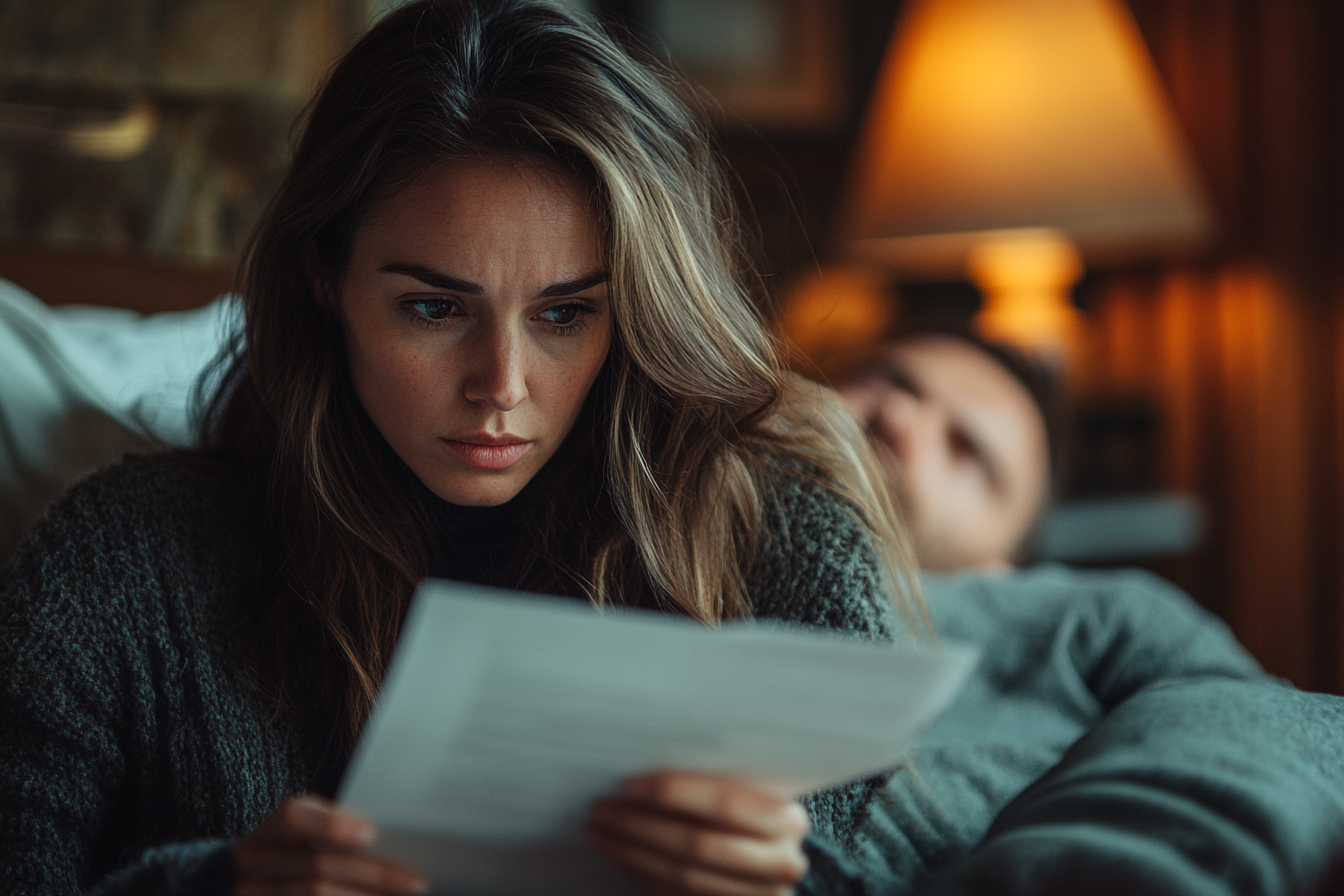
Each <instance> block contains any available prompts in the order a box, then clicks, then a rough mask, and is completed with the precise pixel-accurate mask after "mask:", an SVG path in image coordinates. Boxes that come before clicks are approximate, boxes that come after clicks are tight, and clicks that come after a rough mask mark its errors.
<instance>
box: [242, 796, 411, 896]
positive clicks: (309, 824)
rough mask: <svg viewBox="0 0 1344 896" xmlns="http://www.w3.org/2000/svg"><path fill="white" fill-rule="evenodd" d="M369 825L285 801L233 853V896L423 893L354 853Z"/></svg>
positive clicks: (404, 875) (390, 867)
mask: <svg viewBox="0 0 1344 896" xmlns="http://www.w3.org/2000/svg"><path fill="white" fill-rule="evenodd" d="M375 836H376V832H375V831H374V828H373V825H371V824H369V823H368V822H367V821H365V820H364V819H362V818H360V817H359V816H357V815H353V814H351V813H349V812H344V811H342V810H340V809H338V808H337V807H336V806H335V805H333V804H332V803H330V802H328V801H326V800H323V799H319V798H316V797H295V798H293V799H289V800H286V801H285V802H284V803H282V804H281V805H280V806H279V808H277V809H276V810H275V811H274V812H272V813H271V814H270V815H267V816H266V818H265V819H263V820H262V822H261V824H259V825H257V827H256V828H255V829H254V830H253V831H252V832H251V833H249V834H247V835H246V836H245V837H243V838H242V839H241V840H239V841H238V844H237V845H236V846H235V847H234V848H233V860H234V867H235V868H236V870H237V887H236V889H235V894H236V896H288V894H291V893H293V894H295V896H313V894H321V896H390V894H405V896H410V894H417V893H423V892H425V891H426V890H427V889H428V888H429V884H428V882H427V881H426V880H425V879H424V878H423V877H422V876H421V875H419V874H416V873H415V872H413V871H410V870H409V869H406V868H403V867H401V866H400V865H396V864H393V863H392V862H387V861H384V860H382V859H378V858H375V857H373V856H368V855H361V854H359V853H357V852H356V850H358V849H360V848H361V847H364V846H368V845H369V844H371V843H372V842H373V840H374V838H375Z"/></svg>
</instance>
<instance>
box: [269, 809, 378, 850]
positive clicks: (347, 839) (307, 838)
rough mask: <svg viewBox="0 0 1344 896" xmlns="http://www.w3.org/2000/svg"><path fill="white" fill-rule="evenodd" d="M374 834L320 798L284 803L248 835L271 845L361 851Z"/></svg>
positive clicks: (363, 824)
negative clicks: (310, 845) (294, 845)
mask: <svg viewBox="0 0 1344 896" xmlns="http://www.w3.org/2000/svg"><path fill="white" fill-rule="evenodd" d="M375 836H376V832H375V831H374V828H373V825H371V824H369V823H368V822H367V821H365V820H364V819H362V818H360V817H359V816H358V815H353V814H351V813H349V812H342V811H341V810H340V809H338V808H336V806H335V804H333V803H330V802H328V801H327V800H324V799H322V798H320V797H315V796H300V797H294V798H293V799H288V800H285V801H284V802H283V803H281V804H280V807H279V808H278V809H276V810H275V811H274V812H272V813H271V814H270V815H267V816H266V818H265V819H263V820H262V822H261V824H259V825H257V827H256V829H255V830H254V831H252V833H251V834H249V835H248V838H258V839H260V840H262V841H268V842H274V843H304V844H308V843H311V844H316V845H318V846H326V847H330V848H332V849H361V848H363V847H365V846H368V845H369V844H371V843H372V842H373V841H374V838H375Z"/></svg>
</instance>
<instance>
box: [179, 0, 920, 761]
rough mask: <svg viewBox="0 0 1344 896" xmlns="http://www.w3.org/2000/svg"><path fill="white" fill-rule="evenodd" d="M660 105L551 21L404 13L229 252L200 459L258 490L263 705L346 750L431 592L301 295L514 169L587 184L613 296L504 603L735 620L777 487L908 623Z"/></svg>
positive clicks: (497, 13) (404, 512)
mask: <svg viewBox="0 0 1344 896" xmlns="http://www.w3.org/2000/svg"><path fill="white" fill-rule="evenodd" d="M669 83H670V80H669V79H668V77H667V76H666V75H665V74H660V73H658V72H657V71H656V70H655V69H654V68H652V67H650V66H649V65H647V64H645V65H641V64H640V63H637V62H635V61H634V60H633V59H632V58H631V56H630V55H629V54H628V53H627V52H625V51H624V50H622V49H621V48H620V47H619V46H618V45H617V44H616V43H615V42H614V41H613V40H611V39H610V38H609V37H607V36H606V35H604V34H603V33H601V32H600V30H598V29H597V28H595V27H593V26H591V25H589V24H587V23H586V22H584V21H583V20H581V19H579V18H577V17H575V16H573V15H571V14H570V13H567V12H565V11H563V10H561V9H559V8H557V7H555V6H552V5H549V4H545V3H539V2H534V0H493V2H486V0H480V2H473V0H422V2H418V3H413V4H411V5H409V6H406V7H403V8H401V9H399V10H398V11H396V12H394V13H392V14H391V15H389V16H388V17H386V18H385V19H383V20H382V21H381V22H379V23H378V24H377V25H376V26H375V27H374V28H373V29H372V30H371V31H370V32H369V33H368V34H367V35H365V36H364V37H363V39H361V40H360V41H359V42H358V43H357V44H356V45H355V46H354V48H353V49H351V50H350V51H349V53H347V54H346V56H345V57H344V58H343V59H342V60H341V62H340V63H339V64H338V65H337V66H336V68H335V69H334V70H333V71H332V73H331V75H330V76H329V78H328V80H327V82H326V84H325V86H324V87H323V88H322V90H321V92H320V94H319V96H318V97H317V99H316V101H315V103H314V104H313V106H312V107H311V110H310V112H309V117H308V120H307V123H306V127H305V129H304V132H303V135H302V138H301V139H300V141H299V144H298V146H297V149H296V152H295V156H294V160H293V163H292V165H291V167H290V170H289V173H288V175H287V177H286V178H285V180H284V182H283V184H282V186H281V187H280V189H279V191H278V192H277V194H276V195H275V197H274V199H273V200H272V201H271V203H270V206H269V207H268V209H267V211H266V213H265V215H264V217H263V219H262V221H261V223H260V225H259V226H258V228H257V230H256V232H255V234H254V236H253V237H252V240H251V242H250V244H249V247H248V250H247V254H246V259H245V264H244V269H243V270H244V274H243V280H244V289H243V295H244V306H245V314H246V328H245V334H244V335H243V336H242V338H241V339H240V341H239V342H238V343H237V345H235V346H234V349H233V353H232V355H231V356H230V358H229V365H230V366H229V372H228V375H227V376H226V377H225V378H224V381H223V385H222V386H221V387H220V389H219V390H218V392H217V393H216V396H215V399H214V403H213V406H212V412H211V413H210V414H209V415H208V416H207V418H206V424H205V431H204V442H205V445H206V446H207V447H208V448H210V449H212V450H214V451H223V452H226V453H231V454H235V455H241V456H242V457H243V458H244V459H245V460H246V462H247V463H246V465H247V466H249V467H250V468H251V469H254V470H256V471H258V474H259V475H258V477H257V478H258V482H259V487H260V488H261V490H262V500H261V502H260V503H261V505H262V506H263V507H264V508H265V525H264V527H263V531H264V540H265V542H266V544H267V545H268V555H267V556H268V557H269V560H268V561H267V563H268V565H267V567H266V569H267V577H266V578H265V579H264V581H263V583H262V586H261V587H259V588H258V591H257V595H256V597H255V602H254V606H253V607H252V614H251V620H252V625H251V629H252V631H253V633H254V638H255V643H256V645H257V671H258V674H259V677H260V678H261V681H262V684H263V685H264V686H266V687H267V688H268V689H269V690H270V691H272V692H273V693H274V695H275V696H276V697H277V698H278V700H279V701H280V703H281V705H282V706H285V707H288V708H291V709H293V708H295V707H297V706H299V705H300V703H301V701H309V702H311V701H314V700H315V701H316V702H317V703H319V704H323V705H326V706H327V707H329V709H331V710H332V711H334V712H336V713H337V715H338V716H339V717H340V719H341V720H342V722H341V727H342V729H343V735H342V736H343V738H344V739H345V740H346V741H347V742H348V741H352V740H353V738H354V737H355V736H356V735H357V733H358V731H359V729H360V727H361V726H362V724H363V722H364V720H365V719H366V717H367V715H368V713H369V711H370V709H371V708H372V704H373V701H374V699H375V697H376V695H377V690H378V687H379V684H380V682H381V679H382V675H383V672H384V670H385V668H386V666H387V662H388V660H389V658H390V655H391V652H392V649H393V647H394V645H395V643H396V638H397V634H398V631H399V627H400V625H401V620H402V617H403V614H404V611H405V606H406V602H407V600H408V599H409V596H410V594H411V592H412V590H413V589H414V587H415V585H416V584H417V582H418V580H419V579H420V578H421V577H422V576H424V575H425V573H426V569H427V562H428V561H427V547H426V540H427V538H428V537H429V534H428V531H427V525H426V520H425V518H424V511H423V508H422V506H421V505H420V504H418V503H417V501H416V500H415V497H414V485H415V483H414V480H413V475H412V474H411V473H410V472H409V470H408V469H406V468H405V466H404V465H403V464H402V463H400V461H399V459H398V458H397V457H396V455H395V454H394V453H393V452H392V450H391V449H390V448H389V446H388V445H387V444H386V442H385V441H384V440H383V439H382V437H381V436H380V435H379V433H378V432H377V430H376V428H375V427H374V426H373V424H372V423H371V422H370V421H369V419H368V417H367V416H366V415H365V413H364V411H363V409H362V408H361V407H360V405H359V402H358V399H357V398H356V397H355V395H354V392H353V389H352V387H351V385H350V381H349V376H348V373H347V370H346V359H345V350H344V347H343V343H342V336H341V331H340V326H339V324H338V322H337V320H336V318H335V315H334V314H333V312H332V311H331V310H330V308H329V307H328V305H327V304H326V303H325V302H324V301H322V298H321V296H318V295H315V294H314V287H313V282H314V280H316V281H319V282H324V281H325V282H338V281H339V278H340V276H341V274H342V271H343V268H344V264H345V259H346V258H347V257H348V254H349V250H350V245H351V241H352V239H353V236H354V234H355V232H356V230H357V229H358V228H359V226H360V225H361V222H362V221H364V220H366V219H367V218H368V216H369V215H370V214H371V213H372V210H373V209H374V208H375V207H376V206H377V204H378V203H379V202H380V201H381V200H383V199H384V198H385V197H387V196H389V195H391V194H392V193H394V192H395V191H396V190H398V189H400V188H402V187H403V186H404V185H405V184H407V183H409V182H411V181H412V180H414V178H415V177H416V176H418V175H419V174H420V173H421V172H423V171H424V170H426V169H427V168H428V167H429V166H431V165H434V164H437V163H440V162H442V161H444V160H447V159H479V158H487V159H488V158H519V157H521V158H524V159H527V160H530V161H532V162H536V163H540V164H542V165H546V166H551V167H554V168H556V169H558V170H562V171H565V172H567V173H569V174H572V175H574V176H577V177H578V178H580V179H581V180H582V181H583V182H584V183H586V184H587V185H588V186H589V189H590V190H591V193H592V201H593V207H594V210H595V214H596V215H597V218H598V221H599V225H600V228H601V232H602V234H603V239H604V251H605V256H606V257H605V260H606V263H607V265H608V269H609V273H610V284H609V296H610V298H609V303H610V308H611V314H612V319H613V338H612V347H611V351H610V354H609V356H608V359H607V362H606V365H605V367H604V369H603V371H602V373H601V374H600V376H599V379H598V382H597V384H596V385H595V386H594V388H593V390H592V392H591V393H590V395H589V397H588V401H587V405H586V408H585V411H584V415H583V417H582V418H581V420H580V423H579V424H578V425H577V426H576V429H575V432H574V433H572V434H571V437H570V439H569V443H573V444H569V443H567V446H566V448H562V450H561V454H559V455H557V457H556V458H553V459H552V462H551V465H550V466H552V467H554V466H557V465H568V467H567V475H565V476H552V477H551V478H552V479H554V480H556V482H557V485H556V486H555V487H554V488H553V489H551V491H550V495H549V499H543V500H541V501H540V502H538V505H537V506H538V512H537V513H536V514H535V515H534V517H535V518H534V519H532V520H531V521H530V528H531V534H530V536H529V544H530V548H529V551H528V552H527V553H528V556H530V557H532V558H540V559H539V560H538V561H537V562H530V563H528V562H525V563H521V564H520V565H519V572H518V575H517V580H516V581H514V582H512V584H514V585H516V586H519V587H527V588H535V589H542V590H556V591H565V592H568V593H571V594H575V595H578V596H583V597H587V598H588V599H590V600H592V601H594V602H597V603H614V604H631V605H643V606H657V607H661V608H664V609H667V610H670V611H672V612H677V613H681V614H684V615H686V616H689V617H691V618H694V619H698V620H701V621H704V622H707V623H714V622H717V621H718V620H721V619H726V618H732V617H740V616H745V615H748V614H749V613H750V600H749V595H748V594H747V593H746V587H745V577H746V573H747V570H748V568H749V566H750V563H751V560H752V557H753V555H754V551H755V548H756V533H757V531H758V528H759V520H760V518H761V514H762V504H763V502H764V501H767V500H769V496H770V485H769V483H770V481H771V479H772V477H773V476H776V475H778V468H780V467H787V468H788V469H789V470H790V471H792V474H793V475H802V476H807V477H810V478H812V479H815V480H816V481H817V482H819V483H821V484H822V485H823V486H824V487H826V488H828V489H830V490H831V491H833V492H834V493H836V494H837V495H838V496H839V497H840V498H841V499H842V500H843V501H844V502H845V503H846V505H847V506H848V507H850V508H851V509H852V510H853V512H854V513H855V514H856V515H857V516H858V517H859V518H860V519H861V520H862V521H863V523H864V524H865V525H867V526H868V527H869V529H870V530H871V531H872V532H873V533H874V536H875V542H876V546H877V549H878V551H879V553H880V555H881V556H882V558H883V559H884V561H885V562H886V563H887V566H888V569H889V571H890V573H891V581H892V584H893V588H894V591H895V594H894V596H895V597H897V599H898V606H900V607H901V608H902V609H903V610H906V611H908V610H909V608H910V606H911V599H910V598H909V596H908V591H907V590H906V589H905V588H903V587H902V583H903V582H908V578H907V574H908V572H909V570H911V569H912V566H911V565H910V563H909V553H908V549H907V548H906V546H905V541H904V539H903V537H902V536H901V534H900V532H899V527H898V524H897V523H896V518H895V515H894V511H893V509H892V507H891V504H890V502H889V500H888V499H887V497H886V491H885V489H884V488H883V487H882V484H881V483H882V480H881V476H880V473H879V472H878V468H877V467H876V465H875V463H874V462H873V460H872V458H871V455H870V454H869V452H868V449H867V446H866V443H865V441H864V439H863V438H862V436H861V434H860V433H859V432H858V430H857V427H856V426H855V425H854V424H853V423H852V422H851V421H849V420H848V418H847V417H846V416H845V415H844V413H843V412H842V411H841V410H840V409H839V407H838V405H837V404H836V403H835V402H833V401H832V400H831V398H830V396H829V393H827V392H825V391H824V390H821V389H820V388H819V387H811V386H806V385H804V384H802V383H801V381H797V380H794V379H793V378H791V377H790V376H789V375H788V374H787V373H786V372H785V370H784V367H783V365H782V362H781V353H780V351H779V347H778V345H777V343H776V341H775V337H774V336H773V335H772V332H771V330H770V327H769V326H768V324H767V322H766V321H765V320H764V318H763V314H762V312H761V311H760V309H761V307H762V301H761V293H762V292H763V291H762V290H761V289H760V282H759V277H758V276H757V275H756V273H755V269H754V268H753V267H752V266H751V265H750V264H749V263H748V262H747V261H745V260H744V254H745V253H744V250H743V247H744V246H745V245H746V244H747V242H746V240H745V239H744V237H743V234H742V232H741V229H740V225H739V217H738V214H737V212H736V210H735V209H734V208H733V203H732V199H731V192H730V190H729V188H728V185H727V183H726V182H725V177H724V174H723V169H722V167H721V165H720V162H719V160H718V158H717V156H716V154H715V152H714V150H713V148H712V144H711V141H710V139H709V138H708V135H707V133H706V132H705V130H704V126H703V125H702V124H701V123H700V120H699V119H697V118H696V117H695V116H693V115H692V114H691V113H690V112H689V111H688V110H687V108H686V107H685V106H684V105H683V104H682V103H681V102H679V101H678V100H677V99H676V97H675V96H674V95H673V92H672V90H671V89H670V88H669V86H668V85H669ZM575 445H577V446H578V447H577V448H576V447H575ZM566 449H568V450H566ZM546 472H547V471H546V470H543V475H544V474H546ZM560 482H563V488H565V489H567V490H569V492H574V491H577V492H579V493H580V494H579V495H578V498H579V499H580V500H577V501H572V500H569V499H568V498H569V497H570V496H569V495H568V493H562V492H560V491H559V489H560V488H561V485H559V484H558V483H560ZM575 504H577V506H578V508H579V509H578V510H574V509H573V506H574V505H575ZM907 615H908V618H911V617H909V614H908V613H907Z"/></svg>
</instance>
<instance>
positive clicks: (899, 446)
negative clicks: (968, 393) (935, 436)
mask: <svg viewBox="0 0 1344 896" xmlns="http://www.w3.org/2000/svg"><path fill="white" fill-rule="evenodd" d="M935 424H936V421H935V420H933V419H932V414H931V410H930V409H929V408H926V407H924V405H923V403H922V402H921V401H920V400H919V399H918V398H916V397H915V396H913V395H911V394H910V393H908V392H905V391H901V390H897V391H893V392H891V393H890V394H889V395H887V396H886V398H885V400H884V401H883V402H882V407H881V410H880V412H879V416H878V420H877V425H876V426H875V427H874V429H875V430H876V431H877V435H878V437H879V438H881V439H882V441H883V442H885V443H886V445H887V447H888V448H890V449H891V452H892V454H894V455H896V459H897V460H899V461H901V462H902V463H905V464H908V463H910V462H911V460H912V459H913V458H914V456H915V455H916V454H918V453H919V452H920V450H921V448H922V447H924V446H925V443H927V442H928V440H929V436H930V434H931V432H932V430H933V429H935V428H936V426H935Z"/></svg>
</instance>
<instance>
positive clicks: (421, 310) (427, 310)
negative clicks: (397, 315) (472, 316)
mask: <svg viewBox="0 0 1344 896" xmlns="http://www.w3.org/2000/svg"><path fill="white" fill-rule="evenodd" d="M405 304H406V307H407V308H409V309H411V310H412V311H414V312H415V313H416V314H418V315H419V316H420V317H422V318H424V319H426V320H436V321H437V320H444V319H445V318H448V317H451V316H452V314H453V312H454V311H455V310H456V309H457V305H456V303H454V302H450V301H448V300H446V299H418V300H416V301H414V302H407V303H405Z"/></svg>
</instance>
